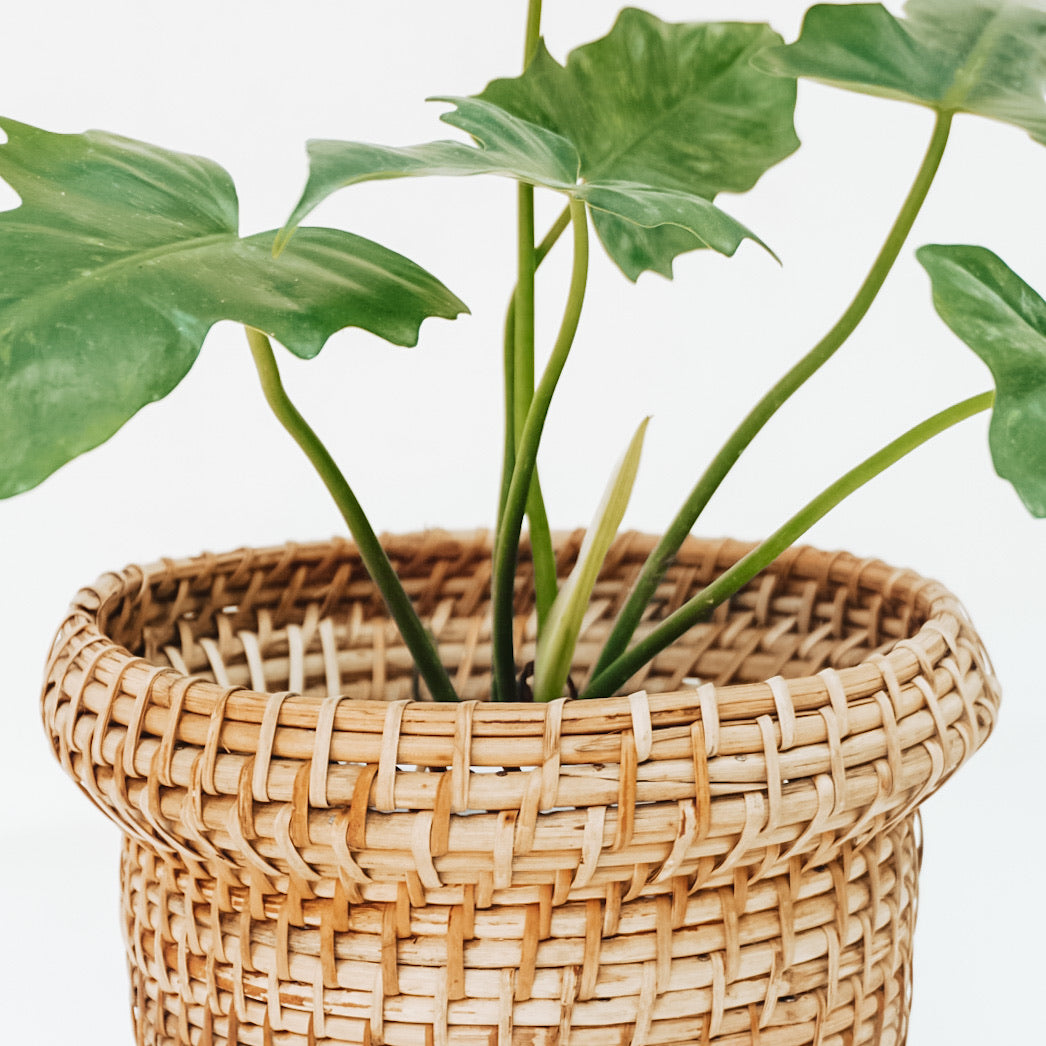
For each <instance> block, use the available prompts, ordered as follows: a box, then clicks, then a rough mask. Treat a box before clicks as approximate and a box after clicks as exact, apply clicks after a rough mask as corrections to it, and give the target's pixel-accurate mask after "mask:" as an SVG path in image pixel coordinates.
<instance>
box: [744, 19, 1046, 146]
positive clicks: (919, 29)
mask: <svg viewBox="0 0 1046 1046" xmlns="http://www.w3.org/2000/svg"><path fill="white" fill-rule="evenodd" d="M904 12H905V17H904V18H896V17H894V15H892V14H891V13H890V12H889V11H887V10H886V8H885V7H883V6H882V5H881V4H818V5H817V6H815V7H812V8H810V10H809V11H808V12H807V13H806V17H805V19H804V20H803V28H802V32H801V34H800V36H799V39H798V40H796V42H795V43H793V44H789V45H787V46H775V47H770V48H767V50H765V51H763V52H762V53H761V54H760V55H759V56H758V57H757V58H756V63H757V64H758V65H760V66H762V67H764V68H766V69H767V70H770V71H774V72H778V73H781V74H782V75H785V76H790V77H794V76H805V77H810V78H812V79H814V80H820V81H822V82H823V83H827V84H832V85H833V86H836V87H844V88H847V89H848V90H851V91H858V92H860V93H862V94H871V95H878V96H880V97H885V98H898V99H902V100H904V101H908V102H914V103H916V104H918V105H925V106H929V107H930V108H931V109H934V110H936V111H938V112H959V113H974V114H977V115H980V116H987V117H990V118H991V119H994V120H1001V121H1002V122H1003V123H1009V124H1013V125H1015V126H1017V127H1021V128H1023V129H1024V130H1026V131H1027V132H1028V133H1029V134H1030V135H1031V136H1032V137H1033V138H1034V139H1035V140H1036V141H1038V142H1046V101H1044V100H1043V83H1044V81H1046V12H1044V11H1043V10H1042V7H1041V5H1040V4H1022V3H1015V2H1013V0H908V3H907V4H906V5H905V8H904Z"/></svg>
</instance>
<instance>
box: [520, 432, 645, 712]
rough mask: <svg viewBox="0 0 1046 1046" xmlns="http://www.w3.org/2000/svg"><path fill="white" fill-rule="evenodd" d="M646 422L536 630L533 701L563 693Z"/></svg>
mask: <svg viewBox="0 0 1046 1046" xmlns="http://www.w3.org/2000/svg"><path fill="white" fill-rule="evenodd" d="M649 422H650V419H649V418H644V419H643V420H642V421H641V422H640V423H639V428H638V429H636V432H635V435H634V436H633V437H632V440H631V442H630V443H629V445H628V449H627V450H626V451H625V454H624V457H623V458H622V459H621V461H620V462H619V463H618V465H617V467H616V468H615V469H614V472H613V473H612V475H611V477H610V482H609V483H608V484H607V487H606V491H605V493H604V494H603V500H602V501H601V502H600V505H599V508H598V509H597V510H596V514H595V517H594V518H593V520H592V524H591V526H590V527H589V528H588V531H587V532H586V533H585V540H584V541H583V542H582V544H581V550H580V552H579V553H578V558H577V562H576V563H575V564H574V569H573V570H572V571H571V572H570V577H568V578H567V580H566V581H564V582H563V585H562V587H561V588H560V590H559V592H558V594H557V595H556V598H555V601H554V602H553V604H552V609H551V610H550V611H549V614H548V619H547V620H546V622H545V625H544V627H543V628H542V630H541V635H540V636H538V645H537V654H536V656H535V659H534V700H535V701H554V700H555V699H556V698H557V697H561V696H562V694H563V687H564V686H565V685H566V681H567V677H568V676H569V675H570V664H571V661H572V659H573V656H574V648H575V646H576V645H577V638H578V636H579V635H580V633H581V625H582V622H583V621H584V618H585V612H586V610H587V609H588V603H589V599H590V598H591V596H592V589H593V588H594V587H595V584H596V578H597V577H598V576H599V570H600V567H602V565H603V560H604V559H606V555H607V551H608V550H609V548H610V545H611V543H612V542H613V540H614V537H615V536H616V535H617V531H618V528H619V527H620V526H621V520H622V518H623V517H624V515H625V509H626V508H627V507H628V501H629V498H630V497H631V496H632V487H633V486H634V485H635V482H636V473H637V472H638V471H639V458H640V455H641V454H642V452H643V439H644V437H645V436H646V428H647V425H648V423H649Z"/></svg>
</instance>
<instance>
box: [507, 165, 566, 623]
mask: <svg viewBox="0 0 1046 1046" xmlns="http://www.w3.org/2000/svg"><path fill="white" fill-rule="evenodd" d="M516 193H517V213H518V230H517V234H518V243H517V277H516V292H515V296H514V299H513V305H514V308H513V310H512V311H513V315H514V317H515V322H514V325H513V331H512V345H513V348H512V367H513V378H512V389H513V395H512V406H513V432H514V433H515V443H516V446H515V448H514V451H518V449H519V440H520V436H521V435H522V432H523V425H524V422H525V421H526V417H527V411H528V410H529V409H530V402H531V400H532V399H533V398H534V272H535V270H536V269H537V252H536V250H535V248H534V186H532V185H526V184H524V183H520V184H519V185H518V186H516ZM526 514H527V520H528V522H529V524H530V549H531V555H532V557H533V561H534V597H535V605H536V609H537V615H538V629H539V630H540V628H541V626H542V624H543V623H544V621H545V618H546V616H547V615H548V611H549V610H550V609H551V607H552V603H553V602H554V601H555V598H556V556H555V553H554V552H553V550H552V532H551V530H550V529H549V525H548V513H547V512H546V510H545V500H544V498H543V497H542V495H541V483H540V480H539V478H538V473H537V470H535V471H534V475H533V478H532V479H531V482H530V490H529V492H528V493H527V509H526Z"/></svg>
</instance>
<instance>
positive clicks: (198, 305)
mask: <svg viewBox="0 0 1046 1046" xmlns="http://www.w3.org/2000/svg"><path fill="white" fill-rule="evenodd" d="M0 127H3V129H4V131H5V132H6V133H7V137H8V141H7V143H6V144H4V145H0V176H2V177H3V178H4V179H5V180H7V181H8V182H9V184H10V185H11V186H12V188H14V189H15V190H16V191H17V192H18V194H19V196H20V197H21V200H22V203H21V206H19V207H17V208H15V209H14V210H10V211H6V212H3V213H0V396H2V398H3V410H2V411H0V446H2V447H3V451H4V452H3V458H2V463H0V497H7V496H10V495H12V494H16V493H18V492H20V491H22V490H26V489H28V488H29V487H32V486H35V485H36V484H37V483H39V482H41V481H42V480H43V479H44V478H46V477H47V476H48V475H50V473H51V472H53V471H54V470H55V469H57V468H59V467H60V466H61V465H63V464H64V463H65V462H66V461H68V460H70V459H71V458H73V457H75V456H76V455H77V454H80V453H82V452H83V451H85V450H88V449H90V448H91V447H94V446H97V445H98V444H99V443H102V442H104V441H105V440H106V439H108V438H109V437H110V436H111V435H112V434H113V433H114V432H116V431H117V430H118V429H119V428H120V427H121V426H122V425H123V424H124V422H126V421H127V420H128V418H130V417H131V416H132V415H133V414H134V413H136V412H137V411H138V410H139V409H140V408H141V407H142V406H144V405H145V404H146V403H150V402H153V401H155V400H158V399H161V398H162V397H164V396H166V395H167V394H168V393H169V392H170V391H171V390H172V389H173V388H174V387H175V386H176V385H177V384H178V382H179V381H180V380H181V379H182V377H184V375H185V374H186V373H187V372H188V370H189V368H190V367H191V366H192V364H193V362H194V361H195V359H196V356H197V354H198V353H199V350H200V347H201V345H202V343H203V339H204V337H205V335H206V333H207V331H208V330H209V328H210V327H211V326H212V325H213V324H214V323H215V322H217V321H218V320H223V319H227V320H235V321H237V322H240V323H244V324H249V325H250V326H252V327H257V328H258V329H260V330H263V331H266V332H267V333H270V334H272V335H273V336H275V337H276V338H277V339H278V340H279V341H280V342H281V343H283V344H284V345H285V346H286V347H287V348H289V349H290V350H291V351H292V352H294V353H295V354H296V355H299V356H302V357H311V356H315V355H316V353H317V352H319V350H320V348H321V347H322V346H323V344H324V342H325V341H326V340H327V338H328V337H329V336H330V335H331V334H332V333H334V332H335V331H337V330H340V329H341V328H343V327H348V326H356V327H362V328H364V329H366V330H369V331H372V332H373V333H375V334H378V335H380V336H381V337H383V338H386V339H387V340H389V341H392V342H394V343H396V344H400V345H412V344H414V343H415V342H416V341H417V336H418V328H419V326H420V324H421V322H422V320H423V319H425V317H427V316H443V317H448V318H450V317H453V316H455V315H457V314H458V313H459V312H461V311H463V310H464V305H463V304H462V303H461V302H460V301H459V300H458V299H457V298H456V297H455V296H454V295H453V294H451V293H450V291H448V290H447V289H446V287H444V286H443V285H442V284H441V283H440V282H439V281H438V280H437V279H436V278H435V277H433V276H431V275H429V274H428V273H426V272H425V271H424V270H423V269H421V268H419V267H418V266H417V265H415V264H414V263H413V262H410V261H408V260H407V259H406V258H403V257H401V256H400V255H397V254H395V253H394V252H392V251H389V250H387V249H386V248H384V247H380V246H379V245H378V244H375V243H372V242H370V241H368V240H364V239H361V238H360V237H357V236H352V235H350V234H348V233H344V232H339V231H336V230H331V229H310V230H305V231H304V232H303V235H302V236H301V237H300V238H299V239H298V240H296V242H295V243H294V245H293V247H292V249H290V250H288V252H287V253H286V255H285V256H284V257H283V258H281V259H280V260H279V261H276V260H275V259H274V258H273V256H272V243H273V237H274V233H272V232H269V233H262V234H259V235H256V236H251V237H247V238H245V239H241V238H240V237H239V235H238V233H237V229H236V226H237V200H236V193H235V190H234V188H233V185H232V181H231V179H230V178H229V176H228V174H227V173H226V172H225V171H224V170H223V169H222V168H221V167H219V166H218V165H217V164H214V163H212V162H210V161H208V160H203V159H200V158H198V157H193V156H186V155H183V154H180V153H174V152H169V151H166V150H163V149H159V148H156V147H154V146H150V145H146V144H144V143H142V142H136V141H132V140H130V139H126V138H119V137H117V136H115V135H110V134H105V133H102V132H98V131H89V132H87V133H86V134H74V135H63V134H53V133H51V132H48V131H42V130H39V129H37V128H33V127H29V126H27V125H25V124H20V123H17V122H15V121H13V120H7V119H0Z"/></svg>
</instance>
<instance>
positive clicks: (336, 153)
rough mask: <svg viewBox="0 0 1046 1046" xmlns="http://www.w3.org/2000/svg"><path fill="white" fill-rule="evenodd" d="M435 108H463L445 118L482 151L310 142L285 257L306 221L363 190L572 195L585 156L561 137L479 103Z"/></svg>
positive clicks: (457, 145) (452, 145)
mask: <svg viewBox="0 0 1046 1046" xmlns="http://www.w3.org/2000/svg"><path fill="white" fill-rule="evenodd" d="M434 100H435V101H442V102H451V103H452V104H454V105H455V106H457V111H452V112H449V113H444V114H443V115H442V117H441V119H443V120H444V121H445V122H446V123H449V124H451V125H453V126H455V127H459V128H461V130H463V131H466V132H467V133H468V134H470V135H471V136H472V137H473V139H474V140H475V141H476V143H477V144H476V146H471V145H466V144H465V143H463V142H450V141H440V142H429V143H427V144H425V145H408V146H403V147H400V148H396V147H392V146H384V145H369V144H366V143H363V142H337V141H326V140H322V141H312V142H309V145H308V152H309V178H308V182H307V183H306V186H305V190H304V192H303V193H302V196H301V199H300V200H299V201H298V203H297V205H296V206H295V208H294V211H293V212H292V213H291V216H290V218H288V219H287V223H286V224H285V225H284V227H283V228H282V229H281V230H280V234H279V237H278V238H277V249H278V250H280V249H282V248H283V246H284V245H285V244H286V243H287V242H288V241H289V240H290V238H291V234H292V233H293V231H294V230H295V229H296V228H297V227H298V225H300V224H301V222H302V220H303V219H304V218H305V216H306V215H307V214H308V213H309V212H310V211H312V210H313V209H314V208H315V207H316V206H317V205H318V204H320V203H321V202H322V201H323V200H325V199H326V198H327V197H328V196H330V195H331V193H334V192H337V191H338V190H339V189H344V188H347V187H348V186H350V185H356V184H358V183H360V182H368V181H381V180H384V179H388V178H417V177H427V176H437V177H452V176H470V175H476V174H501V175H506V176H507V177H510V178H516V179H518V180H519V181H522V182H528V183H530V184H531V185H543V186H546V187H548V188H550V189H560V190H564V191H569V190H572V189H573V187H574V185H575V184H576V183H577V177H578V157H577V152H576V151H575V150H574V147H573V146H572V145H571V144H570V143H569V142H568V141H566V140H565V139H563V138H562V137H560V136H559V135H557V134H554V133H552V132H551V131H547V130H545V129H544V128H541V127H536V126H535V125H534V124H530V123H527V122H526V121H525V120H521V119H519V118H517V117H515V116H512V115H511V114H510V113H507V112H505V111H504V110H503V109H500V108H498V107H497V106H496V105H491V104H489V103H487V102H482V101H479V100H477V99H475V98H439V99H434Z"/></svg>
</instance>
